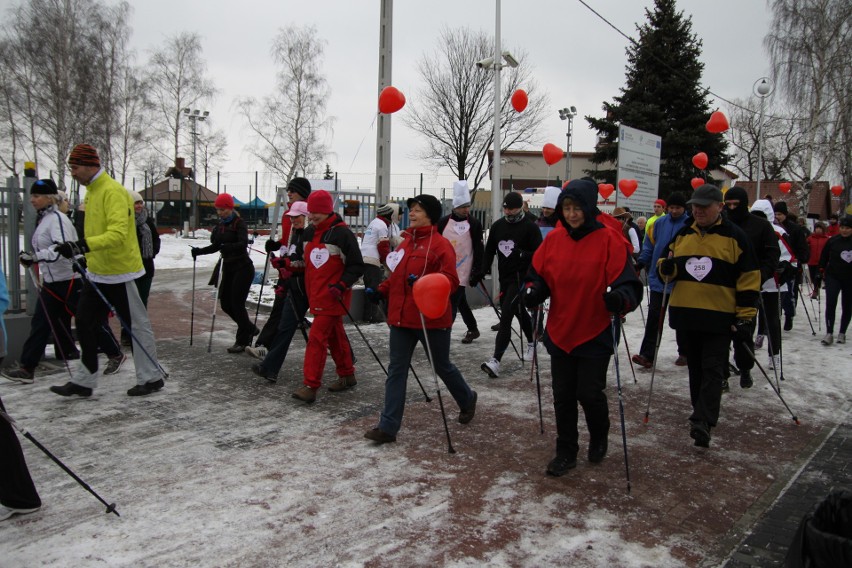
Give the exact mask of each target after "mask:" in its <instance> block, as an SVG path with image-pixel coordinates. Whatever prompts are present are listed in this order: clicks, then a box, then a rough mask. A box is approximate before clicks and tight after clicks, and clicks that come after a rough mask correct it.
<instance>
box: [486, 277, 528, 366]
mask: <svg viewBox="0 0 852 568" xmlns="http://www.w3.org/2000/svg"><path fill="white" fill-rule="evenodd" d="M518 281H519V279H518V278H515V280H501V281H500V329H498V330H497V338H496V339H495V340H494V358H495V359H497V360H498V361H500V360H502V359H503V354H504V353H505V352H506V349H507V348H508V347H509V343H510V341H511V339H512V320H513V319H515V318H516V317H517V318H518V321H519V322H520V324H521V331H522V332H523V333H524V337H526V338H527V342H528V343H532V340H533V339H532V319H531V318H530V314H529V312H527V310H526V309H524V307H523V306H522V305H521V300H520V294H519V291H520V285H519V283H518ZM524 348H525V346H523V345H521V346H520V347H519V349H520V350H521V354H522V355H523V350H524Z"/></svg>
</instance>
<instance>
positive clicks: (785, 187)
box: [778, 181, 793, 193]
mask: <svg viewBox="0 0 852 568" xmlns="http://www.w3.org/2000/svg"><path fill="white" fill-rule="evenodd" d="M791 187H793V184H792V183H790V182H789V181H782V182H781V183H779V184H778V189H780V190H781V193H790V188H791Z"/></svg>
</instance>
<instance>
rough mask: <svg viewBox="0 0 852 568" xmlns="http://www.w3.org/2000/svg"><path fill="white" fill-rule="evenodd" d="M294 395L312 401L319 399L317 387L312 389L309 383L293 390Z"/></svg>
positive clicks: (304, 400)
mask: <svg viewBox="0 0 852 568" xmlns="http://www.w3.org/2000/svg"><path fill="white" fill-rule="evenodd" d="M292 397H293V398H296V399H299V400H301V401H303V402H307V403H311V402H313V401H315V400H316V399H317V389H312V388H311V387H309V386H308V385H302V386H300V387H299V388H297V389H296V390H295V391H294V392H293V394H292Z"/></svg>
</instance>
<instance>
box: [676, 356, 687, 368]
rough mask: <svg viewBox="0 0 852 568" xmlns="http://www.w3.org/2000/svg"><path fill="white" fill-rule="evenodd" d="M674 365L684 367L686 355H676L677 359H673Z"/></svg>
mask: <svg viewBox="0 0 852 568" xmlns="http://www.w3.org/2000/svg"><path fill="white" fill-rule="evenodd" d="M675 365H677V366H678V367H686V356H684V355H678V356H677V359H675Z"/></svg>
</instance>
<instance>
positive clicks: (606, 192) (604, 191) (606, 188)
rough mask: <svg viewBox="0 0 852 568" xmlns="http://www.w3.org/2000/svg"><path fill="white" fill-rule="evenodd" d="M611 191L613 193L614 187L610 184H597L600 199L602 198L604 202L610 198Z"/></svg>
mask: <svg viewBox="0 0 852 568" xmlns="http://www.w3.org/2000/svg"><path fill="white" fill-rule="evenodd" d="M613 191H615V187H614V186H613V185H612V184H611V183H599V184H598V193H600V194H601V197H603V198H604V201H606V200H607V199H609V198H610V196H611V195H612V192H613Z"/></svg>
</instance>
